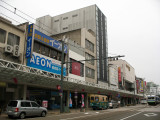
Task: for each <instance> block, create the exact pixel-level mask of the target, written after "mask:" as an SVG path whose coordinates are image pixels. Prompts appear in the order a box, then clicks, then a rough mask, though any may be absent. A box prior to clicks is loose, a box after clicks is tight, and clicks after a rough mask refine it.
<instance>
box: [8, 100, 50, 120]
mask: <svg viewBox="0 0 160 120" xmlns="http://www.w3.org/2000/svg"><path fill="white" fill-rule="evenodd" d="M6 113H7V115H8V117H9V118H12V117H19V118H20V119H24V118H25V117H26V116H42V117H45V116H46V114H47V109H46V108H44V107H41V106H40V105H38V104H37V103H36V102H35V101H29V100H12V101H10V102H9V103H8V105H7V108H6Z"/></svg>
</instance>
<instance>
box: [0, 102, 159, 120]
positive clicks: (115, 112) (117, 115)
mask: <svg viewBox="0 0 160 120" xmlns="http://www.w3.org/2000/svg"><path fill="white" fill-rule="evenodd" d="M0 119H1V120H9V118H8V117H7V116H1V117H0ZM15 119H16V118H15ZM53 119H54V120H82V119H83V120H160V105H157V106H146V105H136V106H128V107H120V108H116V109H107V110H96V111H95V110H93V111H92V110H91V111H87V112H79V111H78V112H76V113H64V114H61V115H53V114H48V115H47V116H46V117H28V118H26V120H53ZM16 120H17V119H16Z"/></svg>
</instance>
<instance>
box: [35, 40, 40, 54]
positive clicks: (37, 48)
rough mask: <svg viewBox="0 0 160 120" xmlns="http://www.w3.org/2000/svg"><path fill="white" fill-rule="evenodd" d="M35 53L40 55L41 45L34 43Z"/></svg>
mask: <svg viewBox="0 0 160 120" xmlns="http://www.w3.org/2000/svg"><path fill="white" fill-rule="evenodd" d="M33 51H34V52H36V53H40V43H38V42H34V47H33Z"/></svg>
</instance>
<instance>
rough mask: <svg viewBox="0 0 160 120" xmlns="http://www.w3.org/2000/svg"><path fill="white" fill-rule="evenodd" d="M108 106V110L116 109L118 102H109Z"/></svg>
mask: <svg viewBox="0 0 160 120" xmlns="http://www.w3.org/2000/svg"><path fill="white" fill-rule="evenodd" d="M108 105H109V108H118V106H119V104H118V102H117V101H114V100H111V101H109V103H108Z"/></svg>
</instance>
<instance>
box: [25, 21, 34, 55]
mask: <svg viewBox="0 0 160 120" xmlns="http://www.w3.org/2000/svg"><path fill="white" fill-rule="evenodd" d="M32 39H33V24H30V25H28V36H27V48H26V58H29V57H31V55H32Z"/></svg>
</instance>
